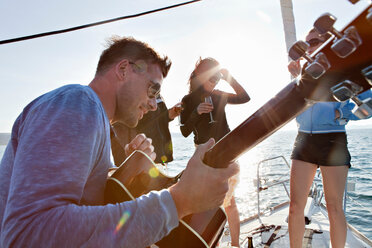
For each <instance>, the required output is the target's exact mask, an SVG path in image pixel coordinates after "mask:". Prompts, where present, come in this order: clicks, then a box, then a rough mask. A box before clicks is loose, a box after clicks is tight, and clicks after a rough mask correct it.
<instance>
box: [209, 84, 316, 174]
mask: <svg viewBox="0 0 372 248" xmlns="http://www.w3.org/2000/svg"><path fill="white" fill-rule="evenodd" d="M309 106H310V105H309V104H308V103H307V101H306V100H305V99H304V97H303V96H302V94H301V93H300V91H299V87H298V86H297V84H296V83H294V82H293V83H290V84H289V85H288V86H287V87H285V88H284V89H283V90H282V91H280V92H279V93H278V94H277V95H276V96H275V97H274V98H272V99H271V100H270V101H268V102H267V103H266V104H265V105H263V106H262V107H261V108H260V109H258V110H257V111H256V112H255V113H254V114H253V115H251V116H250V117H249V118H248V119H246V120H245V121H244V122H243V123H241V124H240V125H239V126H238V127H236V128H235V129H234V130H232V131H231V132H229V133H228V134H227V135H226V136H224V137H223V138H222V139H221V140H219V141H218V142H217V143H216V144H215V145H214V146H213V147H212V148H211V150H209V151H208V152H207V153H206V154H205V157H204V162H205V163H206V164H208V165H209V166H211V167H214V168H223V167H226V166H227V164H228V163H229V162H232V161H234V160H236V159H237V158H238V157H239V156H240V155H241V154H242V153H244V152H246V151H248V150H250V149H251V148H253V147H255V146H256V145H257V144H259V143H260V142H262V141H263V140H264V139H266V138H267V137H269V136H270V135H271V134H273V133H274V132H275V131H277V130H278V129H279V128H281V127H282V126H284V125H285V124H286V123H288V122H289V121H290V120H292V119H293V118H294V117H296V116H297V115H298V114H300V113H301V112H302V111H304V110H305V109H306V108H307V107H309Z"/></svg>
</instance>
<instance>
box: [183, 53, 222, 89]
mask: <svg viewBox="0 0 372 248" xmlns="http://www.w3.org/2000/svg"><path fill="white" fill-rule="evenodd" d="M204 64H209V65H210V66H211V67H215V66H218V65H219V64H220V63H218V61H217V60H215V59H214V58H211V57H207V58H205V59H202V58H201V57H200V58H199V59H198V61H197V62H196V64H195V68H194V70H193V71H192V72H191V74H190V78H189V81H188V84H189V93H191V92H195V91H197V90H200V91H201V92H202V91H203V87H202V84H201V83H200V82H199V81H198V79H197V78H196V76H197V73H198V71H199V68H200V67H201V66H202V65H204Z"/></svg>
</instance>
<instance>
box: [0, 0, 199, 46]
mask: <svg viewBox="0 0 372 248" xmlns="http://www.w3.org/2000/svg"><path fill="white" fill-rule="evenodd" d="M199 1H201V0H193V1H188V2H184V3H179V4H175V5H171V6H168V7H164V8H159V9H155V10H150V11H146V12H142V13H138V14H134V15H128V16H122V17H117V18H113V19H109V20H104V21H99V22H94V23H90V24H85V25H81V26H76V27H72V28H66V29H60V30H56V31H50V32H45V33H39V34H34V35H28V36H23V37H18V38H13V39H8V40H1V41H0V45H3V44H8V43H14V42H18V41H24V40H30V39H36V38H40V37H44V36H49V35H56V34H61V33H67V32H71V31H76V30H79V29H84V28H89V27H93V26H98V25H102V24H106V23H110V22H116V21H120V20H124V19H130V18H135V17H139V16H143V15H148V14H151V13H155V12H160V11H163V10H167V9H171V8H176V7H180V6H183V5H187V4H191V3H194V2H199Z"/></svg>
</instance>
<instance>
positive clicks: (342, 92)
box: [331, 80, 363, 102]
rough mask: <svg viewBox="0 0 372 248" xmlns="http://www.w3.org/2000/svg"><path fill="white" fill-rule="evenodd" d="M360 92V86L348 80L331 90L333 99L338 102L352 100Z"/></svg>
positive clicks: (361, 88)
mask: <svg viewBox="0 0 372 248" xmlns="http://www.w3.org/2000/svg"><path fill="white" fill-rule="evenodd" d="M362 90H363V87H362V86H360V85H358V84H356V83H354V82H352V81H350V80H345V81H343V82H341V83H339V84H337V85H335V86H333V87H332V88H331V91H332V93H333V97H334V98H335V99H336V100H337V101H339V102H343V101H346V100H349V99H350V98H353V97H354V96H356V95H357V94H358V93H359V92H361V91H362Z"/></svg>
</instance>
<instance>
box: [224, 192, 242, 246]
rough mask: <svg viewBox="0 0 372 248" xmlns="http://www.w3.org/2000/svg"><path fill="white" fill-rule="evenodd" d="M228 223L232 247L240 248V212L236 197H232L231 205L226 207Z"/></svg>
mask: <svg viewBox="0 0 372 248" xmlns="http://www.w3.org/2000/svg"><path fill="white" fill-rule="evenodd" d="M225 211H226V215H227V222H228V223H229V228H230V237H231V245H232V246H237V247H240V244H239V235H240V220H239V211H238V207H237V206H236V202H235V197H234V196H232V197H231V200H230V205H229V206H227V207H225Z"/></svg>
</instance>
